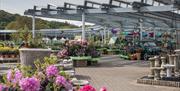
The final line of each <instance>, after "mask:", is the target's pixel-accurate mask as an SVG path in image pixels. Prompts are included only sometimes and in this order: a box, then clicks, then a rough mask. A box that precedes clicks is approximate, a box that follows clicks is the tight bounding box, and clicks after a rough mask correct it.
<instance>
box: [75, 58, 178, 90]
mask: <svg viewBox="0 0 180 91" xmlns="http://www.w3.org/2000/svg"><path fill="white" fill-rule="evenodd" d="M148 66H149V63H148V62H140V61H128V60H122V59H120V58H119V57H118V56H105V57H102V59H101V61H100V62H99V65H98V66H97V67H83V68H76V74H78V75H77V77H78V78H79V79H86V80H89V81H90V84H91V85H93V86H94V87H95V88H97V89H99V88H100V87H102V86H105V87H107V89H108V91H180V88H174V87H164V86H152V85H142V84H137V83H136V79H137V78H140V77H142V76H145V75H147V74H148V72H149V67H148Z"/></svg>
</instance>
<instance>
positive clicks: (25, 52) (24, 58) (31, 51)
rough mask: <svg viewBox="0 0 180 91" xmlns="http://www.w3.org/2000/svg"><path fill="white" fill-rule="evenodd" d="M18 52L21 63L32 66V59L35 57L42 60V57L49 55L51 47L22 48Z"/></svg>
mask: <svg viewBox="0 0 180 91" xmlns="http://www.w3.org/2000/svg"><path fill="white" fill-rule="evenodd" d="M19 52H20V61H21V64H22V65H26V66H32V67H34V61H35V60H37V59H39V60H40V61H42V60H43V59H44V57H48V56H50V54H51V49H39V48H22V49H19Z"/></svg>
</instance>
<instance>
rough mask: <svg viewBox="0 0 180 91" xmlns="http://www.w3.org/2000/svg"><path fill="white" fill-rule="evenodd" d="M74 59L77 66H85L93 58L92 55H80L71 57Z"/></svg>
mask: <svg viewBox="0 0 180 91" xmlns="http://www.w3.org/2000/svg"><path fill="white" fill-rule="evenodd" d="M70 58H71V59H72V60H73V65H74V66H75V67H85V66H87V63H88V61H90V60H91V56H82V57H81V56H79V57H70Z"/></svg>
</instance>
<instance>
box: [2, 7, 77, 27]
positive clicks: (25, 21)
mask: <svg viewBox="0 0 180 91" xmlns="http://www.w3.org/2000/svg"><path fill="white" fill-rule="evenodd" d="M25 25H27V27H28V28H29V29H32V18H31V17H27V16H20V15H18V14H11V13H8V12H5V11H3V10H0V30H3V29H13V30H17V29H20V28H22V27H24V26H25ZM59 28H61V29H62V28H77V26H75V25H71V24H68V23H61V22H55V21H46V20H42V19H40V18H36V29H37V30H39V29H59Z"/></svg>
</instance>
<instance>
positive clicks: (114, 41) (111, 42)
mask: <svg viewBox="0 0 180 91" xmlns="http://www.w3.org/2000/svg"><path fill="white" fill-rule="evenodd" d="M116 41H117V37H111V39H110V41H109V43H108V44H115V43H116Z"/></svg>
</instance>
